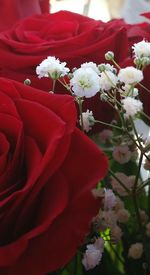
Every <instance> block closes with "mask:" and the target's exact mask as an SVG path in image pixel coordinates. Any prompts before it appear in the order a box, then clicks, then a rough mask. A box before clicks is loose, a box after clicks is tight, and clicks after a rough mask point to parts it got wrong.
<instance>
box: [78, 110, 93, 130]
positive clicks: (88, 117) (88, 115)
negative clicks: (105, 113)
mask: <svg viewBox="0 0 150 275" xmlns="http://www.w3.org/2000/svg"><path fill="white" fill-rule="evenodd" d="M82 118H83V129H84V131H85V132H87V133H88V132H89V131H90V130H91V129H92V127H91V126H93V125H94V120H95V119H94V116H93V112H92V111H89V110H87V111H86V112H83V113H82ZM79 123H80V125H81V116H80V120H79Z"/></svg>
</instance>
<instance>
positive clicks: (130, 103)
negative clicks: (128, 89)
mask: <svg viewBox="0 0 150 275" xmlns="http://www.w3.org/2000/svg"><path fill="white" fill-rule="evenodd" d="M121 102H122V104H123V108H124V110H125V111H126V113H125V117H126V118H128V117H130V116H131V117H134V116H135V115H136V114H137V113H138V112H141V111H142V109H143V103H142V102H141V101H140V100H138V99H135V98H132V97H129V96H128V97H126V98H124V99H122V100H121Z"/></svg>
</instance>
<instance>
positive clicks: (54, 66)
mask: <svg viewBox="0 0 150 275" xmlns="http://www.w3.org/2000/svg"><path fill="white" fill-rule="evenodd" d="M69 71H70V70H69V68H66V62H60V60H59V59H58V58H57V59H56V58H55V57H54V56H48V57H47V58H46V59H44V60H43V61H42V62H41V63H40V64H39V66H37V67H36V73H37V75H38V77H39V78H42V77H51V78H52V79H54V80H55V79H58V78H59V77H63V76H65V75H66V74H68V73H69Z"/></svg>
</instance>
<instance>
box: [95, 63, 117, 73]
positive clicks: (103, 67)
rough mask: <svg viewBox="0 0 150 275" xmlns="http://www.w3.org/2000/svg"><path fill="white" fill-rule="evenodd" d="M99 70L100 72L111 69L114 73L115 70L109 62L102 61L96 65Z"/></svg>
mask: <svg viewBox="0 0 150 275" xmlns="http://www.w3.org/2000/svg"><path fill="white" fill-rule="evenodd" d="M98 69H99V71H100V72H101V73H102V72H104V71H111V72H112V73H116V72H117V70H116V68H115V67H114V66H113V65H110V64H109V63H102V64H99V65H98Z"/></svg>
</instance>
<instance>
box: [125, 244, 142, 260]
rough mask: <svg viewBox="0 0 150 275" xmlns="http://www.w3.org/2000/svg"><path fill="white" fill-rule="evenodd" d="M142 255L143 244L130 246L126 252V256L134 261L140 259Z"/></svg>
mask: <svg viewBox="0 0 150 275" xmlns="http://www.w3.org/2000/svg"><path fill="white" fill-rule="evenodd" d="M142 254H143V244H142V243H135V244H132V245H131V246H130V248H129V251H128V256H129V257H130V258H133V259H134V260H137V259H140V258H141V256H142Z"/></svg>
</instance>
